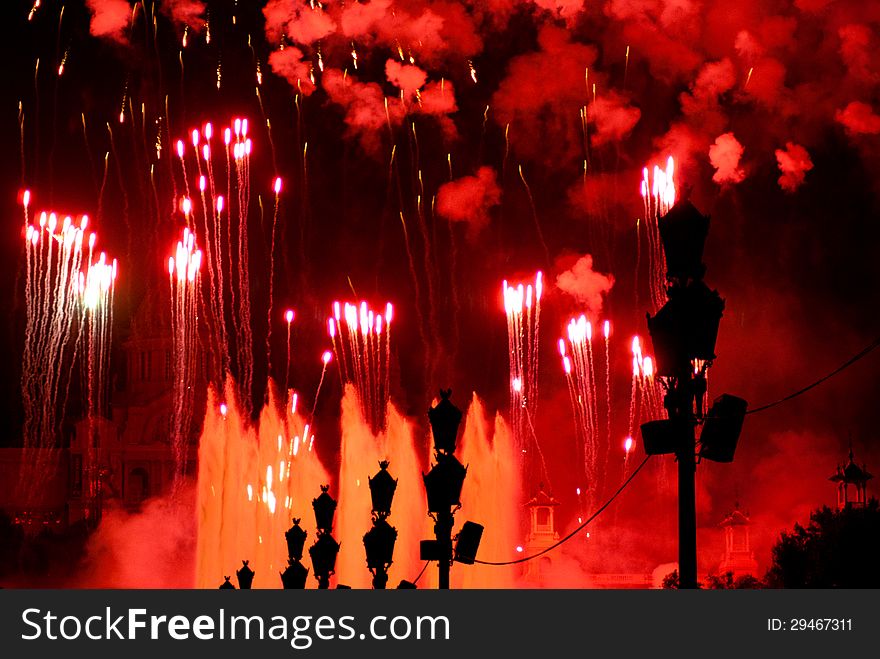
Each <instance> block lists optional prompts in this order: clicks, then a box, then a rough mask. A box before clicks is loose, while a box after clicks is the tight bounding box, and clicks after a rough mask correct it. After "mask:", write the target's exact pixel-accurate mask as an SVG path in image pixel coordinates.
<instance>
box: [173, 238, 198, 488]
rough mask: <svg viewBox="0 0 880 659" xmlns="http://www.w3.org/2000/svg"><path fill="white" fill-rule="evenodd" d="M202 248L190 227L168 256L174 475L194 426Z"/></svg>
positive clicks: (183, 463)
mask: <svg viewBox="0 0 880 659" xmlns="http://www.w3.org/2000/svg"><path fill="white" fill-rule="evenodd" d="M201 265H202V251H201V250H200V249H198V248H197V247H196V236H195V233H193V232H192V231H191V230H190V229H189V227H187V228H185V229H184V230H183V238H182V239H181V240H180V241H178V243H177V249H176V251H175V254H174V256H170V257H169V258H168V283H169V287H170V291H171V327H172V355H173V361H172V364H173V366H172V377H173V384H174V386H173V394H172V396H173V405H172V410H171V447H172V450H173V453H174V459H175V470H176V471H175V477H176V478H180V477H181V476H183V474H185V473H186V458H187V445H188V443H189V433H190V430H191V426H192V421H193V419H192V410H193V408H194V404H193V396H194V394H195V384H196V370H197V365H198V332H199V322H198V318H199V317H198V309H199V285H200V282H201V273H200V271H201Z"/></svg>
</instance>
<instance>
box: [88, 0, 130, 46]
mask: <svg viewBox="0 0 880 659" xmlns="http://www.w3.org/2000/svg"><path fill="white" fill-rule="evenodd" d="M86 5H87V6H88V8H89V11H90V12H91V13H92V22H91V24H90V25H89V31H90V32H91V34H92V36H94V37H103V38H107V39H112V40H114V41H117V42H119V43H123V42H125V29H126V28H127V27H128V21H129V17H130V16H131V6H130V5H129V4H128V2H126V0H86Z"/></svg>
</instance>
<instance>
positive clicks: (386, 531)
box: [364, 460, 397, 589]
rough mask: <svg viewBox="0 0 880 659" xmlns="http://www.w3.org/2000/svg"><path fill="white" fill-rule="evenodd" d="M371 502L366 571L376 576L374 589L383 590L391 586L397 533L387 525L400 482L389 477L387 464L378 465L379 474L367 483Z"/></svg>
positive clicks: (366, 544)
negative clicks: (390, 580) (387, 585)
mask: <svg viewBox="0 0 880 659" xmlns="http://www.w3.org/2000/svg"><path fill="white" fill-rule="evenodd" d="M368 482H369V486H370V499H371V500H372V502H373V528H371V529H370V530H369V531H367V533H366V534H365V535H364V549H365V550H366V553H367V567H368V568H369V570H370V572H372V573H373V588H376V589H384V588H385V585H386V584H387V583H388V568H389V567H391V562H392V556H393V554H394V543H395V542H396V541H397V529H395V528H394V527H393V526H391V525H390V524H389V523H388V516H389V515H390V514H391V502H392V500H393V499H394V491H395V490H396V489H397V481H396V480H395V479H394V478H392V477H391V474H389V473H388V461H387V460H383V461H382V462H380V463H379V473H377V474H376V475H375V476H374V477H373V478H370V479H368Z"/></svg>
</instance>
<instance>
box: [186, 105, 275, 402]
mask: <svg viewBox="0 0 880 659" xmlns="http://www.w3.org/2000/svg"><path fill="white" fill-rule="evenodd" d="M190 135H191V140H190V141H191V144H192V151H190V150H189V148H188V147H186V146H185V144H184V141H183V140H177V143H176V145H177V157H178V162H179V164H180V169H181V173H182V178H183V185H184V190H185V196H184V197H183V198H182V199H181V200H180V209H181V210H182V211H183V214H184V219H185V221H186V225H187V227H188V228H190V229H191V230H193V231H195V230H198V231H199V232H200V233H201V234H202V235H203V239H204V244H205V266H206V279H207V285H206V287H205V291H206V294H207V301H206V302H205V305H204V306H205V309H204V311H205V312H206V316H207V323H206V324H207V325H208V326H209V327H210V328H211V331H210V338H209V343H210V346H211V350H210V353H211V355H212V356H213V359H214V360H215V364H214V366H215V368H214V369H212V371H213V372H214V373H216V374H217V379H218V383H219V380H220V379H222V377H223V374H225V373H226V372H227V371H229V370H233V371H234V373H235V374H236V382H237V383H238V384H237V386H238V396H239V399H240V400H241V401H242V404H243V406H244V407H246V408H247V409H249V410H250V411H251V412H252V411H253V409H254V403H253V401H252V391H253V381H254V353H253V349H254V345H253V343H254V342H253V330H252V326H251V302H250V280H249V275H248V273H249V244H250V243H249V236H248V223H249V210H250V201H251V155H252V152H253V143H252V141H251V138H250V137H248V120H247V119H245V118H236V119H234V120H233V121H232V122H231V123H230V125H229V126H228V127H226V128H224V129H223V131H222V145H219V146H218V148H215V143H216V142H217V141H219V140H218V139H217V138H218V134H217V133H215V131H214V127H213V125H212V124H211V123H210V122H209V123H206V124H205V125H204V126H203V127H202V129H201V130H199V129H193V130H192V131H191V132H190ZM217 151H222V155H220V156H218V155H217ZM192 180H195V181H197V182H198V191H197V195H196V196H193V191H192V190H191V187H190V182H191V181H192ZM273 191H274V194H275V210H274V215H273V228H272V238H271V245H270V252H271V256H270V266H272V267H274V251H275V249H274V247H275V245H274V243H275V233H276V223H277V218H278V205H279V197H280V193H281V179H280V178H277V177H276V178H275V180H274V183H273ZM269 277H270V299H269V302H268V310H267V314H268V320H269V327H271V325H272V322H271V321H272V318H271V314H272V306H273V300H272V291H271V286H272V284H271V282H272V280H273V278H274V273H272V272H270V273H269ZM267 343H268V337H267ZM267 357H268V348H267ZM215 384H217V383H215Z"/></svg>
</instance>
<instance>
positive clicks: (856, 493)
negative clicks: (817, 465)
mask: <svg viewBox="0 0 880 659" xmlns="http://www.w3.org/2000/svg"><path fill="white" fill-rule="evenodd" d="M872 478H873V476H872V475H871V474H870V473H868V468H867V466H866V465H865V464H862V466H861V467H859V465H857V464H856V462H855V460H854V458H853V449H852V443H850V447H849V462H847V463H846V464H845V465H837V471H836V472H835V473H834V475H833V476H831V477H830V478H829V479H828V480H830V481H831V482H832V483H837V507H838V508H839V509H844V508H847V507H849V506H852V507H853V508H864V507H865V504H866V503H867V501H868V481H869V480H871V479H872Z"/></svg>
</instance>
